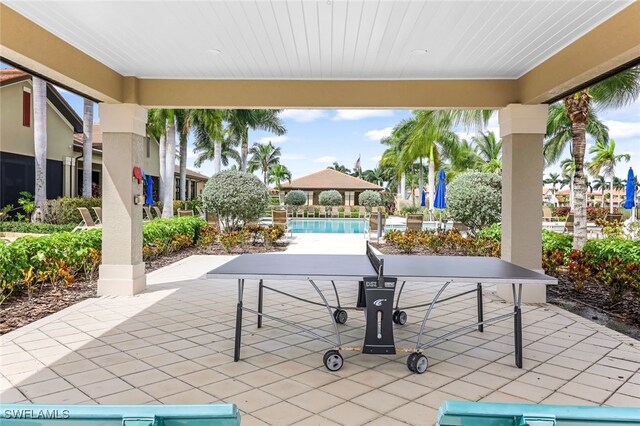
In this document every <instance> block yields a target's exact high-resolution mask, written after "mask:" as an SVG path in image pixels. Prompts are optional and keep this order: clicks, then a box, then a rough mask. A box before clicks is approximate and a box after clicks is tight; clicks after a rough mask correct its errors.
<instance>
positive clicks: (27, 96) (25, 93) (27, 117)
mask: <svg viewBox="0 0 640 426" xmlns="http://www.w3.org/2000/svg"><path fill="white" fill-rule="evenodd" d="M22 125H23V126H24V127H31V91H30V90H29V89H28V88H26V87H23V88H22Z"/></svg>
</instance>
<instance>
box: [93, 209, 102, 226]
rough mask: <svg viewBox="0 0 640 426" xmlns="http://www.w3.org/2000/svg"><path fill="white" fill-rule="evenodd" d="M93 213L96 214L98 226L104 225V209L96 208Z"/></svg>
mask: <svg viewBox="0 0 640 426" xmlns="http://www.w3.org/2000/svg"><path fill="white" fill-rule="evenodd" d="M93 212H94V213H95V214H96V225H97V224H101V223H102V207H94V208H93Z"/></svg>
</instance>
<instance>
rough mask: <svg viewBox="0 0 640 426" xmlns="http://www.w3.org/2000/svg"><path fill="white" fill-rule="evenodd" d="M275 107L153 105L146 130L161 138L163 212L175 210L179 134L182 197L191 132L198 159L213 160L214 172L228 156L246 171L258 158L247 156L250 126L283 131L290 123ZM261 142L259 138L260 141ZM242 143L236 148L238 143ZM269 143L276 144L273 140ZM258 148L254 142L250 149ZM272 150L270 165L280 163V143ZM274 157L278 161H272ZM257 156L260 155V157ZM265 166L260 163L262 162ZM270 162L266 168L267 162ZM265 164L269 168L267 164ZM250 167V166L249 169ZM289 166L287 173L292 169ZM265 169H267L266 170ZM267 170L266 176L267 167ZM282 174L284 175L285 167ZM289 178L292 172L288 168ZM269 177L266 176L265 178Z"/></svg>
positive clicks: (166, 214)
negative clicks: (227, 107)
mask: <svg viewBox="0 0 640 426" xmlns="http://www.w3.org/2000/svg"><path fill="white" fill-rule="evenodd" d="M279 113H280V110H275V109H225V110H219V109H175V110H174V109H150V110H149V113H148V119H147V135H148V136H149V137H150V138H153V139H154V140H155V141H157V142H158V144H159V146H160V149H159V157H160V158H159V161H160V187H159V194H160V199H161V200H162V202H163V211H162V216H163V217H171V216H172V215H173V199H174V193H175V188H174V185H175V183H174V179H173V173H174V172H173V168H174V164H175V157H176V135H178V153H179V154H178V157H179V161H180V179H179V186H180V191H179V195H180V199H181V200H184V199H185V198H186V168H187V150H188V149H187V141H188V136H189V133H190V132H193V135H194V137H195V143H194V153H195V154H196V155H197V157H196V159H195V162H194V164H195V165H196V167H199V166H201V165H202V163H204V162H205V161H213V172H214V173H218V172H220V170H221V169H222V166H223V165H224V166H225V167H226V166H228V165H229V162H230V160H233V161H235V162H236V163H237V168H238V169H239V170H242V171H247V170H248V168H249V167H253V164H254V161H253V160H254V159H253V157H252V161H249V160H248V154H249V130H264V131H268V132H271V133H274V134H276V135H283V134H284V133H285V132H286V128H285V126H284V124H283V122H282V119H281V118H280V117H279ZM256 145H257V144H256ZM238 146H239V147H240V150H239V151H238V150H237V149H236V147H238ZM268 146H270V147H271V148H273V145H272V144H271V143H269V145H268ZM254 150H255V152H257V151H259V148H258V147H256V146H254V147H253V148H252V149H251V152H252V154H254V157H255V153H254ZM277 151H278V152H277V154H275V155H274V156H272V158H271V159H269V160H268V161H270V162H271V163H270V164H269V167H271V165H274V164H279V156H280V152H279V148H278V149H277ZM274 157H275V158H276V159H277V161H275V162H274ZM256 161H258V160H257V157H256ZM260 166H261V167H262V165H260ZM269 167H268V168H269ZM268 168H267V170H268ZM250 171H252V170H250ZM285 171H286V172H287V173H288V170H286V168H285ZM263 172H264V170H263ZM264 173H265V176H267V174H266V172H264ZM280 173H281V174H280V177H281V179H285V178H286V173H285V174H284V175H282V170H281V171H280ZM289 179H290V173H289ZM266 180H267V177H265V182H266Z"/></svg>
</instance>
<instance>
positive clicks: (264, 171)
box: [262, 169, 269, 185]
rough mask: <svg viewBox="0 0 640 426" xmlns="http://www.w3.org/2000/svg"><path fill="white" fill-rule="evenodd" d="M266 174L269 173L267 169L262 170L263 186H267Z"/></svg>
mask: <svg viewBox="0 0 640 426" xmlns="http://www.w3.org/2000/svg"><path fill="white" fill-rule="evenodd" d="M268 172H269V171H268V170H267V169H263V170H262V176H263V181H264V184H265V185H266V184H267V173H268Z"/></svg>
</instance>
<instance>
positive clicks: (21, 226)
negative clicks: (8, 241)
mask: <svg viewBox="0 0 640 426" xmlns="http://www.w3.org/2000/svg"><path fill="white" fill-rule="evenodd" d="M73 228H75V225H54V224H52V223H37V222H15V221H10V222H0V232H22V233H27V234H54V233H56V232H69V231H71V230H73Z"/></svg>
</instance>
